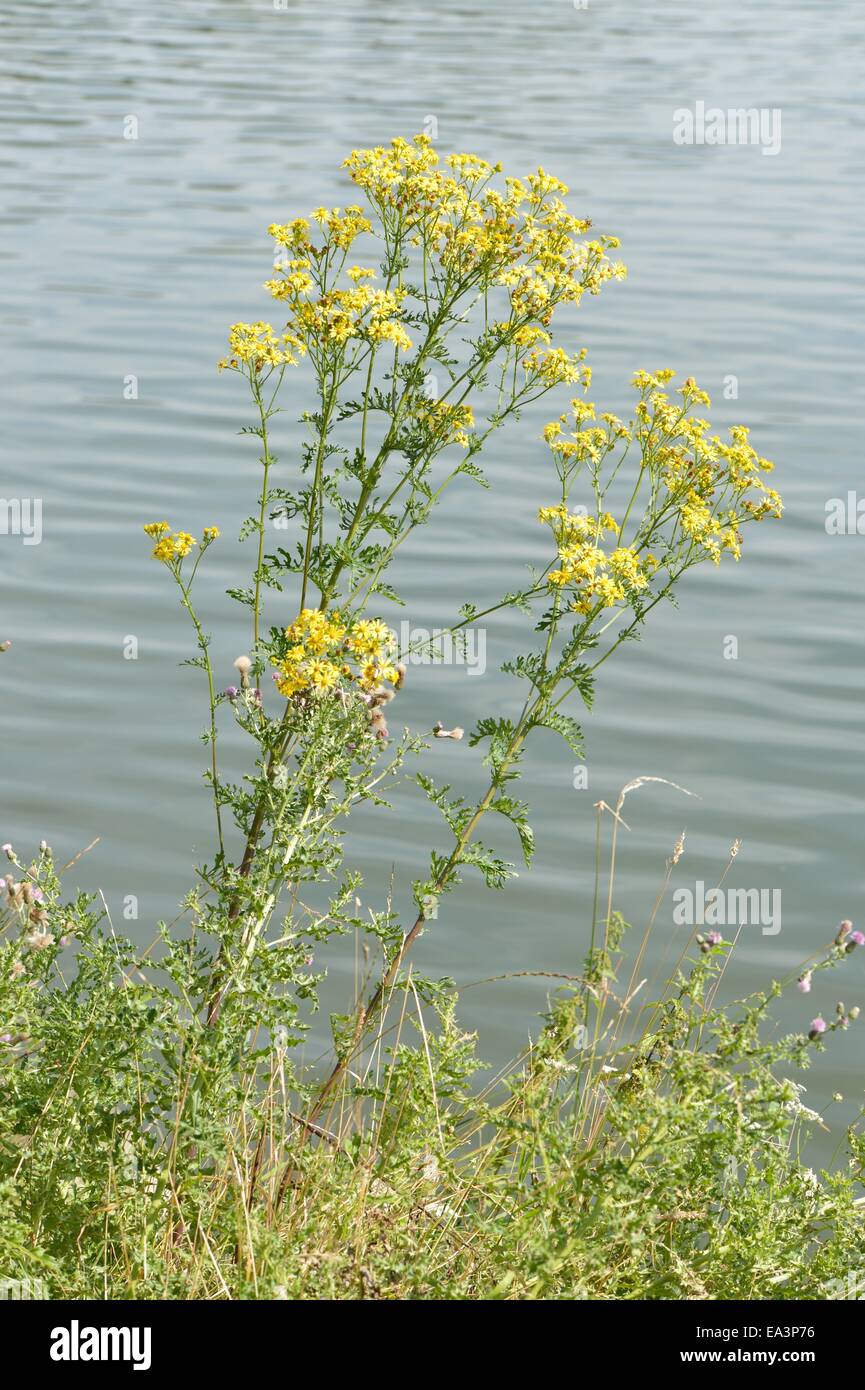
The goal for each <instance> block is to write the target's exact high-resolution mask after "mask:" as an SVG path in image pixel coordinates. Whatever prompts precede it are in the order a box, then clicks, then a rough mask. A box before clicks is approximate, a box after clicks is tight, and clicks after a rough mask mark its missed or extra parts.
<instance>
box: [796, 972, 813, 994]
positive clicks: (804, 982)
mask: <svg viewBox="0 0 865 1390" xmlns="http://www.w3.org/2000/svg"><path fill="white" fill-rule="evenodd" d="M796 988H797V989H799V990H801V991H802V993H803V994H810V993H811V971H810V970H806V972H805V974H804V975H800V976H799V978H798V980H797V981H796Z"/></svg>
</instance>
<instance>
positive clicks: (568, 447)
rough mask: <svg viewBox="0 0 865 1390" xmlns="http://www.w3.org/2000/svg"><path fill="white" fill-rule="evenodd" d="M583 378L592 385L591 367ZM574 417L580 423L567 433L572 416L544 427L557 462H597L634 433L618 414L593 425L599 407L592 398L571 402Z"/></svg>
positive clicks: (605, 416) (549, 446)
mask: <svg viewBox="0 0 865 1390" xmlns="http://www.w3.org/2000/svg"><path fill="white" fill-rule="evenodd" d="M583 370H584V377H583V381H584V384H585V385H586V386H588V384H589V381H590V379H591V368H590V367H588V366H587V367H585V368H584V369H583ZM571 416H572V417H573V423H574V425H575V426H576V428H575V429H574V430H572V431H571V432H570V433H567V432H566V430H565V426H566V425H567V424H569V423H570V417H569V416H568V415H560V416H559V418H558V419H557V420H551V421H550V422H549V424H547V425H545V426H544V432H543V433H544V439H545V440H546V443H547V447H548V448H549V450H550V452H551V453H552V454H553V456H554V458H555V459H556V460H557V462H560V463H562V464H577V463H582V462H585V461H587V460H588V461H589V462H591V463H594V464H597V463H599V462H600V461H601V459H602V458H603V457H604V455H605V454H607V453H608V452H609V450H610V449H611V448H612V447H613V445H614V444H615V443H616V441H617V440H619V439H625V440H629V439H630V438H631V432H630V430H629V429H628V427H627V426H626V425H624V424H623V423H622V421H621V420H620V419H619V418H618V416H617V415H610V414H604V415H602V416H601V417H600V420H601V422H602V423H597V424H589V423H588V422H589V421H592V420H594V419H595V407H594V405H593V404H592V402H591V401H584V400H580V399H579V397H577V398H576V399H575V400H573V401H571Z"/></svg>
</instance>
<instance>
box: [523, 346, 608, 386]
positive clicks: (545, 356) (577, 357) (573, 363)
mask: <svg viewBox="0 0 865 1390" xmlns="http://www.w3.org/2000/svg"><path fill="white" fill-rule="evenodd" d="M585 357H586V349H585V348H582V349H581V350H580V352H578V353H575V354H568V353H567V352H565V350H564V348H548V349H546V350H545V351H544V350H543V349H540V348H535V350H534V351H533V352H530V353H529V355H528V357H524V358H523V368H524V370H525V372H526V373H527V374H528V376H529V377H530V378H531V379H532V380H533V381H538V382H541V383H543V385H544V386H563V385H574V384H575V383H576V384H578V385H580V386H582V387H584V388H585V389H586V390H588V388H589V385H590V384H591V380H592V369H591V367H590V366H588V364H587V363H586V361H585Z"/></svg>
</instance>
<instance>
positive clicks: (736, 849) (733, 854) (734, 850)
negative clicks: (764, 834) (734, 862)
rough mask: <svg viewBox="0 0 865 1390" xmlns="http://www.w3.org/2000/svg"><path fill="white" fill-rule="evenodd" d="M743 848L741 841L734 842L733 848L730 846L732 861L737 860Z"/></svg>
mask: <svg viewBox="0 0 865 1390" xmlns="http://www.w3.org/2000/svg"><path fill="white" fill-rule="evenodd" d="M741 848H742V841H741V840H734V841H733V843H732V844H731V846H730V858H731V859H735V858H736V855H737V854H738V853H739V850H740V849H741Z"/></svg>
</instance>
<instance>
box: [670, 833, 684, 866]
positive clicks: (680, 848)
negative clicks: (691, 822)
mask: <svg viewBox="0 0 865 1390" xmlns="http://www.w3.org/2000/svg"><path fill="white" fill-rule="evenodd" d="M684 852H685V832H684V830H683V831H682V833H681V835H680V836H679V838H678V840H677V841H676V847H675V849H674V850H673V863H674V864H678V862H679V860H680V859H681V857H682V855H683V854H684Z"/></svg>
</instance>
